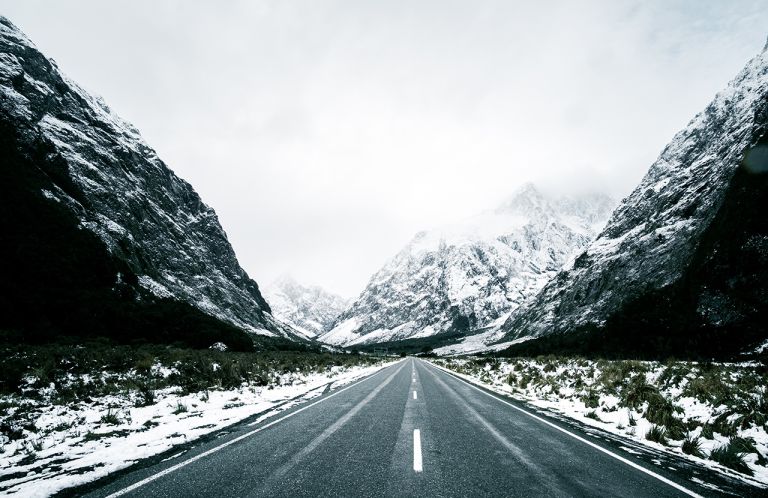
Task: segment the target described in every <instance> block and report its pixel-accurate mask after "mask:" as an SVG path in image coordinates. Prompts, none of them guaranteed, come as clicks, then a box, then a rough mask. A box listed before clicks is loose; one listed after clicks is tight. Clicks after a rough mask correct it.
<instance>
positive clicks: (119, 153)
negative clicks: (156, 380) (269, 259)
mask: <svg viewBox="0 0 768 498" xmlns="http://www.w3.org/2000/svg"><path fill="white" fill-rule="evenodd" d="M0 125H2V131H3V137H2V138H3V156H4V162H3V176H4V177H5V179H6V180H7V181H6V183H5V185H4V186H3V188H4V190H5V192H4V199H3V203H4V204H5V206H4V209H11V210H12V211H11V213H14V212H15V213H21V212H23V211H24V210H25V209H27V206H32V205H34V206H36V209H38V210H39V213H38V215H39V217H41V219H43V220H45V224H46V226H47V227H48V228H49V234H46V233H38V234H36V235H35V237H38V239H37V240H36V241H35V242H37V243H39V244H41V245H46V244H48V241H47V240H46V237H47V236H49V235H50V236H51V237H54V235H61V236H62V239H61V240H60V241H59V242H60V244H57V246H61V247H66V246H67V245H68V244H67V243H68V242H69V243H70V244H72V245H73V249H72V251H71V252H72V253H73V254H76V253H77V250H76V246H77V244H84V243H86V242H83V241H84V240H86V239H87V240H88V242H87V244H88V246H89V247H90V249H89V250H88V251H86V252H87V253H89V254H90V255H91V256H92V258H93V261H92V263H93V265H94V266H99V265H100V264H101V265H102V266H103V267H104V268H102V270H103V271H102V272H96V273H99V275H100V276H99V278H100V279H102V280H104V279H106V280H109V282H107V281H106V280H105V281H102V282H100V285H102V286H103V285H108V286H109V288H111V289H115V292H118V290H119V289H123V290H124V291H125V289H130V292H127V291H126V292H127V294H130V299H128V298H126V299H127V300H128V301H132V302H145V303H147V302H176V303H183V304H186V305H188V306H189V307H192V308H194V310H193V311H190V313H192V314H196V313H200V314H204V315H207V316H208V317H210V318H211V320H213V321H214V322H216V321H223V322H225V323H227V324H230V325H229V326H232V327H233V328H236V329H240V330H245V331H248V332H252V333H255V334H263V335H271V336H281V337H288V338H292V337H294V335H293V333H292V331H291V330H290V328H289V327H285V326H282V325H280V324H278V323H276V322H275V321H274V319H273V318H272V317H271V315H270V314H269V313H270V309H269V306H268V305H267V303H266V301H265V300H264V299H263V297H262V296H261V294H260V292H259V288H258V286H257V285H256V282H254V281H253V280H251V279H250V278H249V277H248V275H247V274H246V273H245V271H243V269H242V268H241V267H240V265H239V264H238V261H237V258H236V257H235V253H234V251H233V249H232V246H231V245H230V244H229V242H228V240H227V237H226V234H225V233H224V231H223V230H222V228H221V226H220V224H219V222H218V219H217V217H216V214H215V212H214V211H213V210H212V209H211V208H210V207H208V206H206V205H205V204H204V203H203V202H202V201H201V199H200V197H199V196H198V195H197V193H196V192H195V191H194V190H193V189H192V187H191V186H190V185H189V184H188V183H186V182H185V181H183V180H181V179H179V178H178V177H177V176H176V175H174V174H173V172H172V171H171V170H170V169H168V167H167V166H166V165H165V164H164V163H163V162H162V161H161V160H160V159H159V158H158V157H157V155H156V154H155V152H154V151H153V150H152V149H151V148H150V147H149V146H148V145H147V144H146V143H145V142H144V141H143V140H142V138H141V137H140V135H139V133H138V131H137V130H136V129H134V128H133V127H132V126H131V125H129V124H128V123H126V122H124V121H122V120H121V119H120V118H119V117H118V116H116V115H115V114H114V113H113V112H112V111H110V109H109V108H108V107H107V106H106V105H105V104H104V103H103V102H102V101H101V100H100V99H98V98H94V97H92V96H91V95H89V94H87V93H86V92H85V91H84V90H82V89H81V88H79V87H78V86H77V85H76V84H75V83H73V82H71V81H69V80H68V79H67V78H66V77H65V76H64V75H62V74H61V73H60V72H59V70H58V68H57V67H56V65H55V63H54V62H53V61H50V60H48V59H47V58H46V57H45V56H43V55H42V54H41V53H40V52H39V51H38V50H37V49H36V48H35V47H34V45H33V44H32V43H31V42H30V41H29V40H28V39H27V38H26V37H25V36H24V35H23V34H22V33H21V32H20V31H19V30H18V29H17V28H16V27H15V26H13V25H12V24H11V23H10V22H9V21H8V20H7V19H5V18H2V17H0ZM10 198H14V199H15V203H14V204H13V205H11V204H10V202H9V201H8V199H10ZM21 218H24V216H14V214H10V213H8V212H4V213H3V222H4V227H3V229H4V233H8V234H10V233H13V234H14V237H15V238H14V240H13V242H14V243H15V244H17V247H15V248H14V247H8V246H6V248H5V250H6V252H7V253H8V254H6V256H7V257H8V259H6V260H5V264H9V265H10V264H15V265H17V266H18V265H22V266H23V265H24V256H25V255H24V254H23V253H20V251H21V250H20V247H27V246H30V245H33V244H32V242H31V241H30V240H29V237H30V236H31V235H30V233H31V231H30V230H26V232H25V229H24V228H25V227H24V226H22V225H21V223H20V221H19V220H20V219H21ZM54 218H55V219H57V220H58V222H60V223H61V226H57V225H56V224H54V222H53V220H54ZM29 222H30V223H34V222H35V220H29ZM27 228H29V227H27ZM51 231H58V232H60V233H58V234H54V233H50V232H51ZM27 232H29V233H27ZM63 232H67V235H66V237H65V236H64V234H63ZM25 233H26V235H25ZM92 235H95V237H92ZM25 237H26V238H25ZM67 237H68V238H67ZM9 242H11V241H9ZM60 256H61V257H60ZM47 257H48V258H54V259H59V260H60V261H58V264H57V265H56V268H57V270H56V271H59V272H65V271H68V270H67V268H69V269H70V270H73V269H74V268H77V269H78V271H80V272H82V273H81V275H80V278H79V280H78V278H76V275H74V274H73V275H71V276H70V277H71V279H73V282H75V281H77V282H79V283H78V284H77V285H80V286H82V287H88V285H87V284H84V283H83V281H84V280H87V279H88V278H90V275H89V273H90V272H89V271H88V268H87V264H86V263H87V262H82V261H81V262H77V264H75V263H74V262H73V260H71V259H66V258H65V255H57V254H48V255H47ZM51 266H53V265H51ZM70 277H68V278H70ZM17 278H18V279H20V280H24V279H25V276H24V275H17ZM39 284H40V285H43V286H44V285H46V284H45V283H44V282H40V283H39ZM14 285H19V286H21V287H24V288H26V289H27V290H28V291H29V290H30V288H31V284H29V282H16V284H14ZM8 287H11V283H10V282H7V281H6V282H5V285H4V291H7V292H12V291H11V289H9V288H8ZM62 292H66V290H64V289H62ZM4 299H5V303H6V305H7V306H9V307H11V305H12V302H15V300H16V298H15V297H12V298H9V297H8V296H4ZM128 301H126V302H128ZM46 304H47V303H40V305H41V306H45V305H46ZM54 328H55V327H54ZM225 342H226V341H225Z"/></svg>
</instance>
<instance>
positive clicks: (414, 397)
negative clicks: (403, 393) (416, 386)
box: [413, 391, 416, 399]
mask: <svg viewBox="0 0 768 498" xmlns="http://www.w3.org/2000/svg"><path fill="white" fill-rule="evenodd" d="M413 399H416V391H413Z"/></svg>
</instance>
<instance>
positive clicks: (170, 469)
mask: <svg viewBox="0 0 768 498" xmlns="http://www.w3.org/2000/svg"><path fill="white" fill-rule="evenodd" d="M397 363H399V362H396V363H393V364H392V365H389V367H392V366H395V365H397ZM389 367H384V368H382V369H379V370H377V371H376V372H373V373H372V374H370V375H367V376H365V377H363V378H362V379H360V380H357V381H355V382H354V383H352V384H350V385H348V386H347V387H344V388H342V389H340V390H338V391H336V392H335V393H333V394H330V395H328V396H326V397H325V398H322V399H319V400H317V401H315V402H313V403H310V404H308V405H307V406H303V407H301V408H299V409H298V410H296V411H294V412H291V413H289V414H288V415H285V416H284V417H280V418H278V419H275V420H273V421H272V422H270V423H268V424H265V425H262V426H261V427H259V428H257V429H254V430H252V431H249V432H246V433H245V434H243V435H241V436H238V437H236V438H235V439H231V440H229V441H227V442H225V443H222V444H220V445H219V446H215V447H213V448H211V449H210V450H206V451H204V452H202V453H200V454H199V455H195V456H193V457H192V458H190V459H188V460H184V461H183V462H179V463H177V464H176V465H173V466H171V467H168V468H167V469H164V470H161V471H160V472H158V473H157V474H152V475H151V476H149V477H147V478H145V479H142V480H141V481H138V482H135V483H133V484H131V485H130V486H127V487H125V488H123V489H121V490H119V491H115V492H114V493H112V494H109V495H107V498H113V497H117V496H122V495H124V494H126V493H130V492H131V491H133V490H136V489H138V488H140V487H142V486H144V485H145V484H149V483H150V482H152V481H155V480H157V479H159V478H161V477H163V476H166V475H168V474H170V473H171V472H174V471H176V470H179V469H180V468H182V467H186V466H187V465H189V464H191V463H194V462H196V461H198V460H200V459H201V458H205V457H207V456H208V455H211V454H213V453H216V452H217V451H219V450H222V449H224V448H226V447H227V446H231V445H233V444H235V443H237V442H240V441H242V440H243V439H245V438H247V437H250V436H253V435H254V434H256V433H257V432H261V431H263V430H264V429H267V428H269V427H272V426H273V425H275V424H278V423H280V422H282V421H283V420H285V419H287V418H290V417H293V416H294V415H296V414H298V413H301V412H303V411H304V410H306V409H308V408H312V407H313V406H315V405H317V404H319V403H322V402H323V401H325V400H328V399H331V398H333V397H334V396H336V395H337V394H341V393H343V392H344V391H346V390H347V389H350V388H352V387H355V386H356V385H358V384H360V383H361V382H364V381H366V380H368V379H371V378H373V376H374V375H377V374H379V373H381V372H383V371H384V370H386V369H387V368H389Z"/></svg>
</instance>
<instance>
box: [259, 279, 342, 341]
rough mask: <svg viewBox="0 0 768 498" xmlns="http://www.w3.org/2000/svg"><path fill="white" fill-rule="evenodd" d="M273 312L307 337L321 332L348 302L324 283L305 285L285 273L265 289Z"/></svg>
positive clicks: (331, 322) (265, 295) (265, 294)
mask: <svg viewBox="0 0 768 498" xmlns="http://www.w3.org/2000/svg"><path fill="white" fill-rule="evenodd" d="M264 297H265V298H266V299H267V302H268V303H269V306H270V308H272V314H273V316H274V317H275V318H277V319H278V320H280V321H282V322H284V323H287V324H289V325H290V326H292V327H293V328H294V329H296V330H298V331H299V332H301V333H303V334H305V335H306V336H307V337H315V336H317V335H319V334H322V333H323V332H325V331H326V330H328V328H329V327H330V326H331V325H332V324H333V321H334V320H335V319H336V317H338V316H339V315H340V314H341V312H342V311H344V309H345V308H346V307H347V306H348V305H349V302H348V301H347V300H346V299H344V298H343V297H341V296H337V295H336V294H333V293H331V292H328V291H327V290H325V289H323V288H322V287H318V286H304V285H301V284H299V283H298V282H296V280H294V279H293V278H292V277H290V276H287V275H283V276H282V277H280V278H278V279H277V280H275V281H274V282H272V283H271V284H269V285H268V286H267V287H266V288H265V289H264Z"/></svg>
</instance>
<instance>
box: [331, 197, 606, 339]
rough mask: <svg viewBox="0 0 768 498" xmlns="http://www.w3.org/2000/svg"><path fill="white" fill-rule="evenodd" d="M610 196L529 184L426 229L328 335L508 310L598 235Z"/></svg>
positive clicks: (408, 330)
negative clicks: (565, 193) (548, 191)
mask: <svg viewBox="0 0 768 498" xmlns="http://www.w3.org/2000/svg"><path fill="white" fill-rule="evenodd" d="M612 206H613V203H612V201H611V200H610V199H609V198H607V197H606V196H603V195H589V196H583V197H561V198H554V197H550V196H547V195H544V194H542V193H541V192H540V191H539V190H537V189H536V188H535V187H534V186H533V185H530V184H528V185H525V186H524V187H522V188H521V189H520V190H519V191H518V192H517V193H515V195H513V196H512V197H511V198H510V199H509V200H508V201H507V202H505V203H504V204H502V205H501V206H499V207H498V208H497V209H495V210H493V211H489V212H485V213H482V214H480V215H478V216H475V217H473V218H470V219H468V220H466V221H464V222H462V223H459V224H456V225H453V226H447V227H443V228H441V229H438V230H433V231H427V232H420V233H419V234H417V235H416V236H415V237H414V239H413V240H412V241H411V242H410V243H409V244H408V245H407V246H406V247H405V248H404V249H403V250H402V251H400V253H398V254H397V255H396V256H395V257H394V258H393V259H392V260H390V261H389V262H388V263H386V264H385V265H384V267H383V268H382V269H381V270H379V271H378V272H377V273H376V274H375V275H374V276H373V277H372V278H371V280H370V282H369V284H368V286H367V287H366V289H365V290H364V291H363V292H362V294H361V295H360V296H359V297H358V298H357V300H356V301H355V302H354V303H353V304H352V306H351V307H350V308H349V309H347V310H346V311H345V312H344V313H343V314H342V315H341V316H340V317H339V318H338V319H337V321H336V323H335V325H334V327H333V329H332V330H330V331H329V332H327V333H325V334H323V335H322V336H321V337H320V340H321V341H323V342H327V343H330V344H336V345H353V344H368V343H378V342H386V341H396V340H402V339H408V338H417V337H428V336H431V335H435V334H439V333H442V332H459V333H465V332H467V331H470V330H473V329H476V328H479V327H483V326H487V325H489V324H491V323H493V322H494V321H495V320H498V319H499V318H500V317H504V316H505V314H507V313H509V312H510V311H511V310H512V309H514V308H515V307H516V306H518V305H519V304H520V303H522V302H523V301H524V300H525V299H526V298H528V297H529V296H531V295H532V294H534V293H535V292H536V291H537V290H539V289H540V288H541V287H542V286H543V285H544V284H545V283H546V282H547V280H549V278H550V277H551V276H552V275H554V273H555V272H556V271H557V270H559V269H560V268H561V267H562V266H563V264H565V263H566V262H567V261H568V260H569V259H570V258H571V257H572V256H573V255H574V254H575V253H576V252H578V251H579V250H580V249H582V248H583V247H584V246H586V244H587V243H588V242H589V241H590V240H592V238H593V237H594V236H595V234H596V233H597V231H598V230H599V228H600V226H601V225H602V222H604V220H605V219H606V218H607V216H608V213H609V212H610V209H611V207H612Z"/></svg>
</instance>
